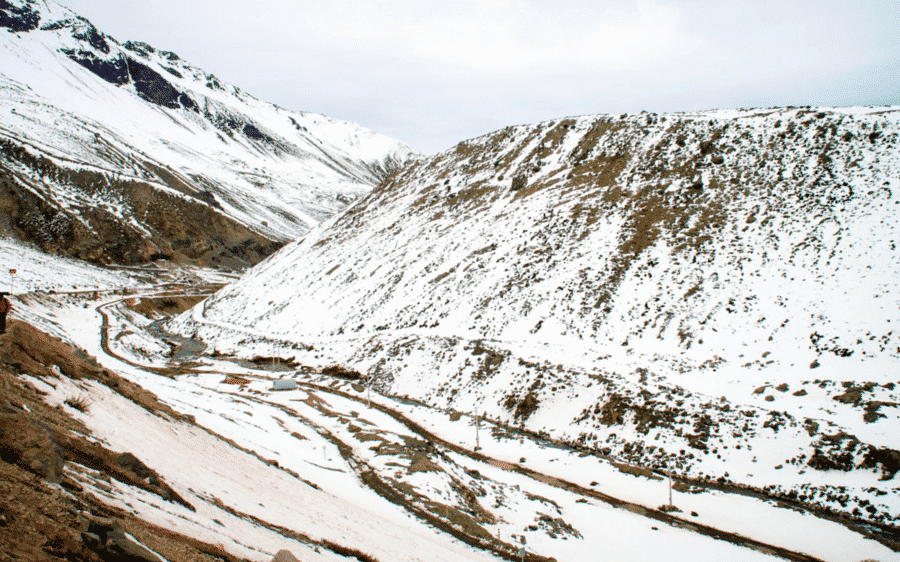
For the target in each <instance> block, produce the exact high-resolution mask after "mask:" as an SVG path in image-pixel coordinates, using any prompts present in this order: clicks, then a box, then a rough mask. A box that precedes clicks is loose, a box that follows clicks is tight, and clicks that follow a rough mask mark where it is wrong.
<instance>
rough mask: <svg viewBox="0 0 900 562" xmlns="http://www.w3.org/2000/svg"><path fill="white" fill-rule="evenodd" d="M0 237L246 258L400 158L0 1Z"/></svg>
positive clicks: (125, 259)
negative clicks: (2, 235)
mask: <svg viewBox="0 0 900 562" xmlns="http://www.w3.org/2000/svg"><path fill="white" fill-rule="evenodd" d="M0 28H5V29H4V30H3V33H0V206H2V208H3V214H2V215H3V216H2V219H0V232H2V233H4V234H6V235H13V236H15V237H18V238H21V239H24V240H27V241H30V242H33V243H36V244H38V245H39V246H40V247H41V248H42V249H44V250H45V251H54V252H61V253H64V254H67V255H70V256H73V257H78V258H81V259H87V260H90V261H93V262H95V263H109V262H118V263H137V262H143V261H148V260H151V259H155V258H158V257H166V258H172V257H184V258H190V259H199V260H201V261H204V262H206V263H233V264H241V263H256V262H258V261H259V260H260V259H262V257H264V256H266V255H268V254H270V253H271V252H272V251H273V250H274V249H275V248H277V247H279V246H280V245H281V244H283V243H284V242H286V241H288V240H292V239H296V238H297V237H298V236H300V235H302V234H303V233H305V232H306V231H307V230H308V229H309V228H310V227H311V226H313V225H315V224H317V223H318V222H320V221H321V220H323V219H325V218H327V217H329V216H331V215H333V214H334V213H335V212H337V211H339V210H341V209H343V208H344V207H346V205H347V204H349V203H351V202H353V201H355V200H356V199H358V198H359V197H361V196H362V195H364V194H365V193H367V192H368V191H370V190H371V189H372V188H373V187H374V186H375V185H376V184H378V183H379V182H380V181H381V180H382V179H383V178H384V177H386V175H387V174H389V173H390V172H391V171H392V170H393V169H394V168H396V167H397V166H398V165H399V164H400V163H402V162H403V161H404V160H405V159H406V158H407V156H408V155H409V154H410V153H411V152H412V149H410V148H409V147H408V146H406V145H404V144H403V143H401V142H399V141H396V140H393V139H390V138H387V137H385V136H383V135H380V134H378V133H375V132H374V131H371V130H368V129H365V128H363V127H361V126H359V125H357V124H354V123H349V122H345V121H337V120H334V119H329V118H327V117H324V116H322V115H317V114H313V113H305V112H294V111H289V110H286V109H283V108H280V107H278V106H275V105H272V104H269V103H266V102H262V101H260V100H257V99H255V98H254V97H252V96H250V95H248V94H246V93H244V92H242V91H241V90H239V89H238V88H236V87H234V86H231V85H229V84H226V83H224V82H222V81H220V80H219V79H217V78H216V77H215V76H213V75H211V74H208V73H206V72H204V71H203V70H201V69H199V68H196V67H194V66H192V65H190V64H189V63H187V62H185V61H184V60H182V59H181V58H180V57H179V56H178V55H176V54H175V53H171V52H167V51H160V50H157V49H155V48H154V47H151V46H150V45H147V44H144V43H137V42H124V43H120V42H119V41H117V40H115V39H113V38H112V37H110V36H108V35H106V34H104V33H103V32H102V31H100V30H98V29H96V28H95V27H94V26H93V25H92V24H91V23H90V22H89V21H87V20H86V19H84V18H82V17H80V16H78V15H77V14H75V13H73V12H72V11H70V10H68V9H66V8H64V7H62V6H60V5H58V4H56V3H54V2H52V1H49V0H46V1H45V0H9V1H7V0H3V1H0Z"/></svg>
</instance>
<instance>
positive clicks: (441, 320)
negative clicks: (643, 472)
mask: <svg viewBox="0 0 900 562" xmlns="http://www.w3.org/2000/svg"><path fill="white" fill-rule="evenodd" d="M898 132H900V108H782V109H760V110H737V111H709V112H699V113H681V114H652V113H641V114H631V115H622V116H612V115H595V116H585V117H578V118H566V119H556V120H553V121H548V122H544V123H538V124H535V125H524V126H516V127H508V128H506V129H503V130H501V131H497V132H495V133H492V134H489V135H486V136H484V137H481V138H476V139H473V140H469V141H466V142H463V143H460V144H459V145H458V146H456V147H455V148H453V149H451V150H448V151H446V152H443V153H440V154H437V155H434V156H431V157H427V158H424V157H422V158H418V159H416V160H415V161H413V162H411V163H410V164H409V165H407V166H406V167H404V168H403V169H402V171H401V172H399V173H397V174H395V175H394V176H392V177H391V178H390V179H389V180H388V181H387V182H385V183H384V184H382V185H381V186H380V187H379V188H377V189H376V190H375V191H373V192H372V193H371V194H369V195H368V196H367V197H366V198H365V199H363V200H362V201H360V202H359V203H357V204H355V205H354V206H353V207H351V208H350V209H348V210H347V211H345V212H343V213H341V214H340V215H339V216H337V217H335V218H333V219H330V220H329V221H326V222H325V223H324V224H322V225H321V226H320V227H318V228H316V229H314V230H313V231H311V232H310V233H309V234H307V235H306V236H305V237H304V238H303V239H302V240H301V241H299V242H298V243H296V244H291V245H289V246H288V247H286V248H284V249H283V250H281V251H280V252H279V253H278V254H276V255H275V256H273V257H271V258H269V260H267V261H266V262H264V263H262V264H260V265H259V266H257V267H256V268H254V269H253V270H251V271H250V272H249V273H248V274H247V275H245V277H244V278H243V279H241V280H240V281H238V282H236V283H234V284H232V285H230V286H228V287H226V288H224V289H223V290H222V291H220V292H219V293H217V294H216V295H215V296H214V297H211V298H210V299H209V300H207V301H206V302H204V303H203V304H201V305H200V306H198V307H197V308H195V309H194V310H193V311H190V312H188V313H186V314H185V315H183V316H181V317H180V318H179V319H178V320H177V321H176V322H174V323H173V325H172V326H171V328H172V329H175V330H177V331H179V332H180V333H182V334H184V335H192V336H195V337H198V338H200V339H202V340H203V341H205V342H207V343H210V344H211V345H212V347H213V349H215V351H216V352H218V353H222V354H236V355H244V354H248V353H249V354H252V353H260V352H261V350H260V349H259V348H258V347H255V346H256V342H259V341H260V338H268V339H272V338H274V339H277V340H283V341H285V342H286V345H287V346H288V348H287V349H286V351H285V353H289V354H292V355H293V356H294V357H295V358H296V360H297V361H299V362H301V363H305V364H313V365H317V364H318V365H325V364H328V363H344V364H346V365H348V366H349V367H351V368H354V369H358V370H360V371H362V372H364V373H366V374H367V375H368V376H370V377H374V378H375V381H376V383H375V384H376V385H379V386H380V387H381V388H382V389H384V390H385V391H386V392H388V393H390V394H395V395H408V396H409V397H411V398H415V399H418V400H422V401H424V402H426V403H428V404H430V405H433V406H436V407H441V408H451V409H455V410H459V411H465V412H474V411H476V410H477V411H479V412H482V413H484V414H486V415H488V416H490V417H491V418H493V419H495V420H497V421H500V422H503V423H507V424H515V425H521V426H522V427H524V428H525V429H528V430H531V431H534V432H536V433H540V434H542V435H547V436H550V437H553V438H555V439H559V440H562V441H566V442H569V443H571V444H575V445H577V446H583V447H588V448H591V449H593V450H595V451H599V452H601V453H603V454H606V455H609V456H611V457H613V458H615V459H618V460H622V461H626V462H630V463H635V464H640V465H643V466H649V467H655V468H659V469H663V470H673V471H676V472H677V473H679V474H683V475H687V476H689V477H694V478H698V479H704V480H709V479H711V480H721V481H731V482H734V483H738V484H741V485H748V486H753V487H754V488H756V489H759V490H766V491H767V492H769V493H772V494H775V495H781V496H784V497H787V498H794V499H797V498H800V499H801V500H804V501H809V502H811V503H814V504H817V505H820V506H826V507H827V508H828V509H833V510H835V511H838V512H843V513H847V514H854V515H858V514H863V515H865V516H866V517H870V518H871V519H873V520H880V521H888V522H896V521H897V520H898V518H900V510H898V509H897V506H898V505H900V502H898V495H897V494H898V491H897V489H896V487H894V488H893V489H892V490H887V489H886V488H885V486H884V485H883V484H880V483H879V480H880V479H881V480H890V479H894V478H895V474H896V473H897V472H898V471H900V451H898V449H900V415H898V408H900V376H898V372H900V312H898V310H900V286H898V285H900V279H898V277H897V272H898V271H900V249H898V244H900V223H898V221H897V214H898V209H900V207H898V205H900V199H898V197H900V153H898ZM297 288H300V289H297ZM291 346H293V348H292V347H291Z"/></svg>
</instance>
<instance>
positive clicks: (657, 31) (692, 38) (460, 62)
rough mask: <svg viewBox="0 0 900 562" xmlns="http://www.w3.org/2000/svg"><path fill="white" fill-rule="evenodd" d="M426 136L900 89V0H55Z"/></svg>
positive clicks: (271, 91)
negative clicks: (609, 115) (575, 118)
mask: <svg viewBox="0 0 900 562" xmlns="http://www.w3.org/2000/svg"><path fill="white" fill-rule="evenodd" d="M58 1H59V2H60V3H61V4H63V5H65V6H67V7H69V8H71V9H72V10H74V11H76V12H78V13H79V14H81V15H83V16H84V17H86V18H88V19H89V20H91V22H93V23H94V25H96V26H97V27H98V28H100V29H101V30H102V31H104V32H106V33H107V34H109V35H111V36H113V37H115V38H116V39H117V40H119V41H126V40H135V41H144V42H146V43H150V44H151V45H153V46H154V47H156V48H158V49H162V50H168V51H174V52H175V53H177V54H178V55H179V56H181V57H182V58H183V59H185V60H187V61H188V62H190V63H192V64H194V65H196V66H199V67H200V68H202V69H204V70H206V71H208V72H211V73H213V74H215V75H216V76H218V77H219V78H220V79H223V80H225V81H227V82H230V83H232V84H234V85H236V86H238V87H239V88H241V89H242V90H244V91H245V92H248V93H250V94H251V95H253V96H255V97H257V98H260V99H263V100H265V101H269V102H272V103H276V104H278V105H280V106H282V107H286V108H289V109H294V110H299V111H313V112H316V113H323V114H325V115H328V116H329V117H334V118H338V119H347V120H351V121H356V122H358V123H361V124H363V125H365V126H367V127H370V128H372V129H375V130H377V131H379V132H382V133H384V134H387V135H389V136H392V137H395V138H398V139H400V140H402V141H404V142H406V143H408V144H410V145H411V146H413V147H414V148H416V149H418V150H421V151H423V152H435V151H438V150H443V149H446V148H450V147H452V146H453V145H455V144H456V143H458V142H459V141H462V140H465V139H467V138H471V137H474V136H478V135H481V134H485V133H489V132H491V131H494V130H497V129H500V128H502V127H505V126H507V125H514V124H519V123H532V122H537V121H542V120H547V119H554V118H558V117H565V116H571V115H583V114H592V113H623V112H638V111H641V110H647V111H653V112H666V111H689V110H697V109H711V108H733V107H769V106H783V105H795V106H799V105H885V104H894V105H900V0H882V1H875V0H863V1H860V0H856V1H850V0H841V1H836V0H809V1H807V0H777V1H776V0H773V1H761V0H742V1H738V0H735V1H729V0H717V1H713V0H694V1H689V0H629V1H626V0H594V1H582V0H573V1H566V0H555V1H551V0H548V1H542V0H452V1H450V0H447V1H426V0H346V1H324V0H315V1H313V0H309V1H307V0H253V1H250V0H128V1H123V0H58Z"/></svg>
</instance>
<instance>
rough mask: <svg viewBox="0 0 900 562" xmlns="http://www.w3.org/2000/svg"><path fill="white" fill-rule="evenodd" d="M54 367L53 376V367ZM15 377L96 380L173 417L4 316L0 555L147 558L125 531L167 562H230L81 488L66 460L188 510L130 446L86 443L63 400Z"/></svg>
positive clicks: (148, 397) (144, 394)
mask: <svg viewBox="0 0 900 562" xmlns="http://www.w3.org/2000/svg"><path fill="white" fill-rule="evenodd" d="M54 365H56V366H57V367H58V370H59V371H58V373H56V372H54V370H52V369H51V367H52V366H54ZM20 374H29V375H32V376H35V377H39V378H41V379H43V380H45V381H46V382H47V383H48V384H51V385H52V384H54V380H59V377H68V378H70V379H73V380H82V379H90V380H95V381H98V382H100V383H102V384H104V385H106V386H108V387H109V388H111V389H113V390H115V391H117V392H119V393H120V394H122V395H123V396H126V397H128V398H129V399H132V400H134V401H136V402H139V403H141V405H142V406H143V407H145V408H147V409H148V410H150V411H152V412H155V413H157V414H158V415H163V416H168V417H173V418H174V417H177V416H176V415H175V412H174V411H172V410H171V409H169V408H168V407H167V406H164V405H162V404H160V403H159V402H158V400H157V399H156V397H155V396H154V395H153V394H152V393H150V392H148V391H146V390H143V389H141V388H139V387H137V386H136V385H133V384H132V383H129V382H128V381H125V380H124V379H121V378H120V377H119V376H118V375H116V374H115V373H113V372H111V371H108V370H105V369H102V368H101V367H100V366H99V365H97V363H96V361H94V359H93V358H92V357H90V356H88V355H87V354H85V353H84V352H83V351H81V350H77V349H74V348H72V347H70V346H68V345H66V344H65V343H63V342H62V341H61V340H59V339H57V338H53V337H50V336H48V335H47V334H44V333H43V332H41V331H39V330H37V329H35V328H33V327H32V326H29V325H28V324H25V323H24V322H21V321H14V322H12V323H11V324H10V326H9V328H8V331H7V333H6V334H2V335H0V561H7V560H28V561H45V560H46V561H55V560H69V561H75V562H81V561H84V562H88V561H90V562H98V561H100V560H106V561H109V560H125V559H128V560H135V561H138V560H150V559H151V558H142V557H141V556H143V554H141V553H142V551H143V549H142V548H141V547H140V546H139V545H137V544H136V543H133V542H131V541H129V540H127V539H125V538H124V534H122V533H124V532H127V533H130V534H132V535H133V536H134V537H136V538H137V539H138V540H139V541H141V542H143V543H144V544H145V545H147V546H148V547H149V548H151V549H153V550H155V551H156V552H159V553H160V554H161V555H162V556H164V557H166V558H167V559H169V560H184V561H191V562H195V561H196V562H206V561H214V560H220V561H226V562H237V559H236V558H235V557H233V556H231V555H229V554H228V553H227V552H225V551H224V550H222V549H221V547H218V546H212V545H207V544H204V543H201V542H199V541H196V540H194V539H191V538H189V537H184V536H182V535H178V534H177V533H173V532H171V531H167V530H165V529H161V528H159V527H155V526H153V525H150V524H148V523H146V522H144V521H141V520H140V519H137V518H136V517H134V516H133V515H131V514H129V513H126V512H124V511H121V510H117V509H114V508H110V507H108V506H106V505H105V504H103V503H102V502H100V501H98V500H97V499H96V498H94V497H93V496H92V495H91V494H90V492H87V491H85V490H84V488H83V486H82V485H81V484H79V483H78V482H77V481H75V480H73V479H72V478H70V477H69V476H68V473H67V472H66V471H65V470H64V467H68V468H69V469H71V470H74V471H75V472H84V471H85V468H88V469H91V470H95V471H99V473H100V475H101V477H102V478H107V479H115V480H118V481H119V482H122V483H124V484H127V485H130V486H135V487H139V488H141V489H143V490H146V491H148V492H151V493H154V494H157V495H159V496H161V497H162V498H164V499H166V500H168V501H172V502H175V503H179V504H181V505H184V506H186V507H188V508H191V509H193V508H192V507H191V506H190V504H188V502H186V501H185V500H184V499H183V498H182V497H181V496H179V495H178V494H177V493H176V492H175V491H174V490H172V489H171V488H170V487H169V486H168V485H167V484H166V483H165V482H164V481H163V480H162V478H161V477H160V476H159V475H158V474H157V473H156V472H155V471H153V470H152V469H150V468H148V467H147V466H146V465H145V464H144V463H143V462H141V460H140V459H138V458H137V457H135V456H134V455H132V454H131V453H128V452H116V451H111V450H109V449H107V448H105V447H103V446H102V445H99V444H97V443H94V442H92V441H90V440H89V437H90V432H89V430H88V429H87V428H86V427H85V426H84V425H83V424H82V423H81V422H79V421H78V420H77V419H75V418H73V417H72V416H71V415H69V413H68V412H67V407H66V406H62V405H59V406H56V407H50V406H49V405H48V404H46V403H45V402H44V401H43V393H42V392H41V391H40V390H38V389H37V388H36V387H34V386H33V385H31V384H29V383H27V382H25V381H23V380H22V379H21V378H20V377H19V376H18V375H20ZM87 398H88V399H87V400H86V407H87V409H88V411H89V408H90V400H89V396H88V397H87ZM83 467H85V468H83ZM57 484H58V485H57ZM97 529H107V530H112V529H116V530H117V533H118V534H117V535H116V536H118V537H121V539H122V540H121V541H119V542H116V541H113V540H110V541H105V542H102V541H98V540H97V539H96V538H95V537H97V535H96V534H88V535H85V533H88V532H90V533H94V532H99V531H97ZM111 536H112V535H111ZM104 540H105V539H104ZM144 554H146V553H144Z"/></svg>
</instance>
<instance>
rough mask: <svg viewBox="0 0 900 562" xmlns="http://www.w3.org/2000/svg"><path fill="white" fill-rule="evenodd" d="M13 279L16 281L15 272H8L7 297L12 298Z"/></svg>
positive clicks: (12, 270)
mask: <svg viewBox="0 0 900 562" xmlns="http://www.w3.org/2000/svg"><path fill="white" fill-rule="evenodd" d="M15 279H16V270H15V269H10V270H9V296H12V295H13V293H15Z"/></svg>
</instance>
